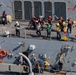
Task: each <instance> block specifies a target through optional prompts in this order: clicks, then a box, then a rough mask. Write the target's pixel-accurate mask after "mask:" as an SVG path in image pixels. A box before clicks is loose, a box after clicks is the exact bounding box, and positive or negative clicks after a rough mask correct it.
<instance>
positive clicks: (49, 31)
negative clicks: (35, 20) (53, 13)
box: [46, 23, 52, 39]
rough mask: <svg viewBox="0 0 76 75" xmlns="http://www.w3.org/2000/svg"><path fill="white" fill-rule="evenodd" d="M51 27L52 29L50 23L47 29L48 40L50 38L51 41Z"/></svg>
mask: <svg viewBox="0 0 76 75" xmlns="http://www.w3.org/2000/svg"><path fill="white" fill-rule="evenodd" d="M51 27H52V25H50V24H49V23H48V24H47V27H46V31H47V38H49V39H50V35H51Z"/></svg>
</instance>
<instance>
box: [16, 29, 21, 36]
mask: <svg viewBox="0 0 76 75" xmlns="http://www.w3.org/2000/svg"><path fill="white" fill-rule="evenodd" d="M16 36H18V37H20V30H18V29H16Z"/></svg>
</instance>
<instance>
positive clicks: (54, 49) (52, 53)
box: [0, 37, 76, 71]
mask: <svg viewBox="0 0 76 75" xmlns="http://www.w3.org/2000/svg"><path fill="white" fill-rule="evenodd" d="M2 40H5V42H3V43H2V44H1V48H2V49H4V50H7V51H8V52H9V50H13V52H12V53H13V54H14V56H13V58H11V59H8V58H7V57H5V58H4V59H3V61H4V62H5V63H13V62H14V61H15V60H16V59H15V57H18V55H17V54H16V53H19V52H22V47H19V48H17V47H18V46H19V44H18V43H19V42H21V41H24V42H25V47H26V49H25V50H27V49H28V47H29V46H30V45H35V46H36V49H35V50H33V51H31V53H30V55H29V57H30V56H31V55H32V53H35V54H36V56H37V57H38V54H44V53H46V54H47V57H50V59H49V61H50V62H51V64H52V65H54V62H55V61H56V57H57V54H58V52H59V50H60V48H61V46H62V45H63V44H67V43H69V44H70V46H71V47H72V46H73V45H74V44H75V45H76V43H75V42H64V41H52V40H50V41H48V40H34V39H21V38H3V37H0V42H1V41H2ZM75 52H76V50H74V51H72V52H70V53H69V54H68V55H67V56H66V57H65V64H64V68H63V69H64V70H70V66H71V63H73V62H74V61H75V57H76V55H75ZM68 59H69V60H70V63H67V60H68ZM72 71H76V66H74V67H73V68H72Z"/></svg>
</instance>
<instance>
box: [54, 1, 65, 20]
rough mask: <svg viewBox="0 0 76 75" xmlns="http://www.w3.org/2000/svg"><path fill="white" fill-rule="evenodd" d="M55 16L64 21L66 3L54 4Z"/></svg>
mask: <svg viewBox="0 0 76 75" xmlns="http://www.w3.org/2000/svg"><path fill="white" fill-rule="evenodd" d="M54 9H55V15H56V16H58V17H61V16H62V17H63V18H64V20H65V19H66V3H65V2H54Z"/></svg>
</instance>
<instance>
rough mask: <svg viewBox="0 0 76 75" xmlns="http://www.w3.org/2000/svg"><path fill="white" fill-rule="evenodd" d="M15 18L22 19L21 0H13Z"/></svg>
mask: <svg viewBox="0 0 76 75" xmlns="http://www.w3.org/2000/svg"><path fill="white" fill-rule="evenodd" d="M14 12H15V19H22V3H21V1H14Z"/></svg>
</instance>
